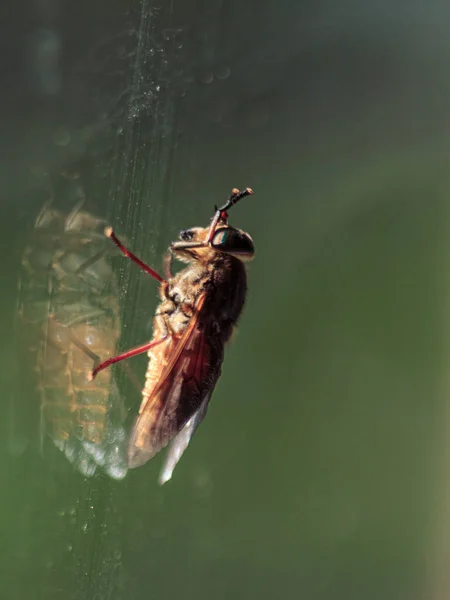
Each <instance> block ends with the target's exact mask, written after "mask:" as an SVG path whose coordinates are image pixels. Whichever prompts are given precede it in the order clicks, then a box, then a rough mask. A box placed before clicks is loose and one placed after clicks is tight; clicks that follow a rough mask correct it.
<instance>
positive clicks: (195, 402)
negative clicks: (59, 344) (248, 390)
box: [91, 188, 255, 485]
mask: <svg viewBox="0 0 450 600" xmlns="http://www.w3.org/2000/svg"><path fill="white" fill-rule="evenodd" d="M251 194H253V192H252V190H251V189H250V188H246V189H244V190H242V191H239V190H238V189H233V191H232V194H231V196H230V198H229V199H228V201H227V202H226V203H225V204H224V206H222V207H221V208H219V209H217V208H216V212H215V214H214V217H213V219H212V221H211V223H210V225H209V226H208V227H205V228H203V227H194V228H191V229H187V230H184V231H182V232H181V233H180V236H179V239H178V240H177V241H175V242H172V244H171V245H170V248H169V252H168V253H167V254H166V256H165V260H164V264H165V278H163V277H162V276H161V275H159V274H158V273H157V272H156V271H154V270H153V269H152V268H151V267H149V266H148V265H146V264H145V263H144V262H143V261H142V260H140V259H139V258H138V257H137V256H135V255H134V254H133V253H132V252H130V251H129V250H128V249H127V248H126V247H125V246H124V245H123V244H122V242H120V240H119V239H118V238H117V237H116V235H115V234H114V232H113V230H112V229H111V228H106V229H105V235H106V236H107V237H110V238H111V239H112V241H113V242H114V243H115V244H116V246H118V248H119V249H120V250H121V252H122V253H123V254H124V255H125V256H127V257H128V258H130V259H131V260H132V261H133V262H134V263H136V264H137V265H138V266H139V267H140V268H141V269H142V270H143V271H145V272H146V273H148V274H149V275H151V276H152V277H153V278H154V279H156V280H157V281H158V282H159V283H160V288H159V296H160V299H161V303H160V305H159V306H158V308H157V309H156V314H155V317H154V319H153V338H152V340H151V341H150V342H149V343H147V344H144V345H142V346H139V347H137V348H133V349H132V350H128V351H127V352H124V353H123V354H120V355H119V356H115V357H113V358H109V359H108V360H105V361H104V362H102V363H100V364H98V365H97V366H95V368H94V370H93V371H92V373H91V378H94V377H95V376H96V375H97V374H98V373H99V372H100V371H102V370H103V369H105V368H106V367H108V366H110V365H112V364H114V363H116V362H118V361H121V360H124V359H126V358H130V357H132V356H136V355H138V354H142V353H144V352H147V353H148V357H149V364H148V368H147V372H146V376H145V385H144V388H143V390H142V403H141V406H140V409H139V415H138V417H137V419H136V421H135V424H134V426H133V428H132V431H131V434H130V438H129V442H128V466H129V467H130V468H134V467H138V466H140V465H143V464H145V463H146V462H147V461H149V460H150V459H151V458H153V456H155V454H156V453H157V452H159V451H160V450H161V449H162V448H164V447H165V446H167V445H168V444H169V442H170V447H169V450H168V453H167V456H166V459H165V462H164V465H163V469H162V471H161V474H160V477H159V482H160V484H161V485H162V484H164V483H165V482H166V481H168V480H169V479H170V478H171V477H172V473H173V470H174V468H175V466H176V464H177V463H178V461H179V460H180V458H181V456H182V454H183V452H184V451H185V449H186V447H187V446H188V444H189V442H190V440H191V438H192V436H193V434H194V432H195V430H196V428H197V427H198V425H199V424H200V422H201V421H202V420H203V418H204V417H205V414H206V411H207V408H208V404H209V401H210V398H211V395H212V393H213V391H214V388H215V386H216V383H217V381H218V379H219V376H220V373H221V366H222V362H223V358H224V345H225V343H226V342H227V341H228V340H229V339H230V337H231V335H232V332H233V329H234V327H235V326H236V324H237V321H238V319H239V316H240V314H241V312H242V309H243V307H244V303H245V298H246V294H247V274H246V268H245V263H246V262H247V261H249V260H251V259H252V258H253V256H254V252H255V249H254V245H253V240H252V238H251V237H250V235H249V234H248V233H245V232H244V231H242V230H241V229H236V228H234V227H231V226H230V225H229V224H228V211H229V209H230V208H231V207H232V206H233V205H234V204H236V203H237V202H238V201H239V200H241V198H244V197H245V196H249V195H251ZM173 258H177V259H178V260H180V261H182V262H184V263H186V264H187V266H186V267H185V268H184V269H183V270H181V271H180V272H179V273H177V274H176V275H172V272H171V262H172V259H173Z"/></svg>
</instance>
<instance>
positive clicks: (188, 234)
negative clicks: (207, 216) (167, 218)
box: [180, 229, 194, 242]
mask: <svg viewBox="0 0 450 600" xmlns="http://www.w3.org/2000/svg"><path fill="white" fill-rule="evenodd" d="M193 237H194V232H193V231H191V230H190V229H185V230H184V231H180V239H182V240H183V241H185V242H189V240H192V238H193Z"/></svg>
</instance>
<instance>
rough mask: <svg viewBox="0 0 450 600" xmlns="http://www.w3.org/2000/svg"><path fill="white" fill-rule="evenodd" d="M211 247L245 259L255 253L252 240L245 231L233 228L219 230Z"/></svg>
mask: <svg viewBox="0 0 450 600" xmlns="http://www.w3.org/2000/svg"><path fill="white" fill-rule="evenodd" d="M211 246H212V247H213V248H216V250H221V251H222V252H227V253H228V254H236V255H237V256H239V255H240V256H243V257H244V256H247V257H250V256H253V254H254V253H255V247H254V245H253V240H252V238H251V237H250V236H249V235H247V234H246V233H244V232H243V231H238V230H237V229H233V228H232V227H226V228H223V229H218V230H217V231H216V233H215V234H214V237H213V239H212V241H211Z"/></svg>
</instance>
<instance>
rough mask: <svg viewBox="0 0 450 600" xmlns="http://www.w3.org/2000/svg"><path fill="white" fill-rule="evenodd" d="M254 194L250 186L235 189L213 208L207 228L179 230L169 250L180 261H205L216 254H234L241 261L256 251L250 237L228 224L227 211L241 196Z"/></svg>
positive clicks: (247, 259) (244, 260) (250, 256)
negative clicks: (224, 202) (213, 213)
mask: <svg viewBox="0 0 450 600" xmlns="http://www.w3.org/2000/svg"><path fill="white" fill-rule="evenodd" d="M251 194H253V192H252V190H251V189H250V188H246V189H245V190H243V191H242V192H240V191H239V190H237V189H234V190H233V192H232V195H231V196H230V198H229V200H228V202H227V203H226V204H225V205H224V206H223V207H222V208H219V209H217V210H216V213H215V215H214V217H213V219H212V221H211V225H210V226H209V227H192V228H191V229H186V230H184V231H181V232H180V236H179V240H177V241H176V242H173V243H172V244H171V246H170V250H171V252H172V253H173V254H174V255H175V256H176V257H177V258H178V259H179V260H182V261H183V262H188V263H190V262H193V261H200V262H208V261H209V260H211V259H213V258H214V256H215V255H217V253H223V254H227V255H229V256H234V257H235V258H238V259H239V260H241V261H243V262H247V261H249V260H251V259H252V258H253V256H254V254H255V247H254V244H253V240H252V238H251V237H250V235H249V234H248V233H246V232H245V231H242V230H241V229H236V228H235V227H231V225H229V224H228V212H227V211H228V210H229V209H230V208H231V207H232V206H233V205H234V204H236V202H238V200H240V199H241V198H243V197H244V196H249V195H251Z"/></svg>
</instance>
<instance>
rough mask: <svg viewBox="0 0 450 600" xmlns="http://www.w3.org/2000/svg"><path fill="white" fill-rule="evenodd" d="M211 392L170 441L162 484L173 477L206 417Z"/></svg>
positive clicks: (160, 482) (160, 479)
mask: <svg viewBox="0 0 450 600" xmlns="http://www.w3.org/2000/svg"><path fill="white" fill-rule="evenodd" d="M211 394H212V390H211V391H210V392H209V393H208V394H206V396H205V398H204V400H203V402H202V403H201V404H200V408H198V409H197V412H196V413H194V414H193V416H192V417H191V418H190V419H189V421H188V422H187V423H186V425H185V426H184V427H183V429H182V430H181V431H179V432H178V433H177V435H176V436H175V437H174V438H173V440H172V441H171V442H170V446H169V449H168V451H167V455H166V458H165V459H164V464H163V468H162V469H161V473H160V475H159V480H158V481H159V484H160V485H164V484H165V483H166V482H167V481H169V479H170V478H171V477H172V474H173V472H174V469H175V467H176V466H177V464H178V462H179V460H180V458H181V457H182V456H183V454H184V451H185V450H186V448H187V447H188V445H189V442H190V441H191V438H192V436H193V435H194V433H195V430H196V429H197V427H198V426H199V425H200V423H201V422H202V421H203V419H204V418H205V415H206V411H207V410H208V404H209V400H210V398H211Z"/></svg>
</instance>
